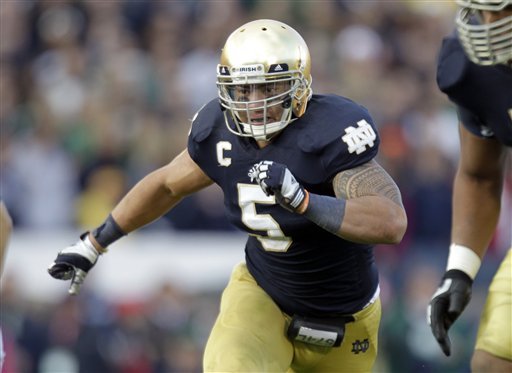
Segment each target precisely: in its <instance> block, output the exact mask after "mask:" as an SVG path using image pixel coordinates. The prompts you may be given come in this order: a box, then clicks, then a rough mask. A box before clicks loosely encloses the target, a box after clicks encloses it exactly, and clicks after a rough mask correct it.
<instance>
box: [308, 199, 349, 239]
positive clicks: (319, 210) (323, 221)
mask: <svg viewBox="0 0 512 373" xmlns="http://www.w3.org/2000/svg"><path fill="white" fill-rule="evenodd" d="M345 204H346V200H344V199H339V198H334V197H329V196H322V195H319V194H313V193H309V204H308V207H307V209H306V211H305V212H304V216H305V217H306V218H308V219H309V220H311V221H312V222H313V223H315V224H317V225H318V226H320V227H322V228H323V229H325V230H326V231H328V232H331V233H333V234H335V235H338V231H339V229H340V227H341V223H342V221H343V217H344V216H345Z"/></svg>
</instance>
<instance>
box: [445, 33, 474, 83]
mask: <svg viewBox="0 0 512 373" xmlns="http://www.w3.org/2000/svg"><path fill="white" fill-rule="evenodd" d="M470 63H471V62H470V61H469V59H468V58H467V57H466V54H465V53H464V50H463V49H462V46H461V45H460V42H459V39H458V38H457V35H456V34H455V33H453V34H452V35H450V36H448V37H446V38H444V39H443V44H442V46H441V50H440V52H439V57H438V61H437V85H438V86H439V89H440V90H441V91H442V92H446V91H448V90H450V89H451V88H453V87H454V86H456V85H457V84H458V83H460V82H461V81H462V79H463V77H464V75H465V73H466V71H467V69H468V66H469V64H470Z"/></svg>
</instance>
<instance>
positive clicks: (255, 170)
mask: <svg viewBox="0 0 512 373" xmlns="http://www.w3.org/2000/svg"><path fill="white" fill-rule="evenodd" d="M249 177H250V178H251V181H253V180H256V182H257V183H258V184H259V186H260V187H261V189H263V192H265V194H266V195H267V196H270V195H275V196H276V200H277V202H278V203H279V204H280V205H281V206H283V207H284V208H285V209H287V210H290V211H292V212H297V209H298V208H299V207H300V206H301V204H302V202H304V199H305V198H306V194H307V192H306V190H305V189H304V187H303V186H302V185H300V184H299V183H298V182H297V180H295V177H294V176H293V175H292V173H291V172H290V170H288V168H287V167H286V166H285V165H284V164H281V163H276V162H272V161H261V162H259V163H256V164H255V165H254V166H253V167H252V168H251V169H250V170H249Z"/></svg>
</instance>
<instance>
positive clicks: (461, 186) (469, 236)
mask: <svg viewBox="0 0 512 373" xmlns="http://www.w3.org/2000/svg"><path fill="white" fill-rule="evenodd" d="M501 192H502V179H501V176H500V175H494V177H486V178H482V177H475V176H471V175H467V174H464V173H462V172H460V171H459V172H458V173H457V176H456V177H455V182H454V190H453V218H452V238H451V239H452V242H453V243H456V244H459V245H464V246H467V247H469V248H471V249H472V250H473V251H475V252H476V253H477V254H478V255H479V257H480V258H482V257H483V256H484V255H485V252H486V250H487V247H488V246H489V243H490V241H491V239H492V236H493V234H494V231H495V230H496V226H497V224H498V219H499V214H500V206H501Z"/></svg>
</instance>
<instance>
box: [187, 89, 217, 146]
mask: <svg viewBox="0 0 512 373" xmlns="http://www.w3.org/2000/svg"><path fill="white" fill-rule="evenodd" d="M219 119H220V120H221V122H219ZM219 123H224V117H223V114H222V110H221V108H220V104H219V101H218V100H217V99H213V100H211V101H210V102H208V103H207V104H205V105H204V106H203V107H202V108H201V109H199V110H198V111H197V113H195V114H194V117H193V118H192V124H191V126H190V133H189V138H190V139H191V140H193V141H194V142H197V143H199V142H202V141H203V140H205V139H206V138H207V137H208V136H209V135H210V134H211V133H212V130H213V129H214V128H215V127H216V126H218V125H219Z"/></svg>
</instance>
